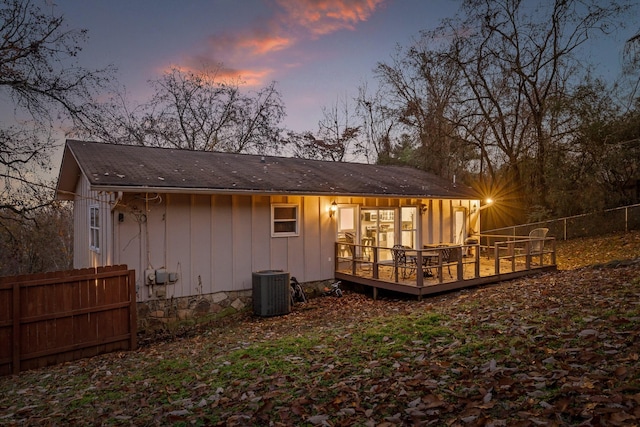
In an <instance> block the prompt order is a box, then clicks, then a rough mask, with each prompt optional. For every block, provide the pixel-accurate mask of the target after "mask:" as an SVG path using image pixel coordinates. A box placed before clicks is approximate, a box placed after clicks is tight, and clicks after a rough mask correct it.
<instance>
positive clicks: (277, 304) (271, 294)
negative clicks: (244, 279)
mask: <svg viewBox="0 0 640 427" xmlns="http://www.w3.org/2000/svg"><path fill="white" fill-rule="evenodd" d="M252 285H253V295H252V298H253V312H254V314H256V315H258V316H280V315H283V314H289V313H290V312H291V291H290V289H289V273H286V272H283V271H282V270H264V271H257V272H254V273H253V275H252Z"/></svg>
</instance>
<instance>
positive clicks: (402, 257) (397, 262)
mask: <svg viewBox="0 0 640 427" xmlns="http://www.w3.org/2000/svg"><path fill="white" fill-rule="evenodd" d="M407 250H412V248H410V247H409V246H403V245H393V248H391V256H392V257H393V270H391V277H393V275H394V273H395V272H396V269H398V270H402V278H403V279H406V278H407V277H409V276H411V274H413V272H414V271H415V269H416V263H415V259H410V260H407ZM407 271H408V272H407Z"/></svg>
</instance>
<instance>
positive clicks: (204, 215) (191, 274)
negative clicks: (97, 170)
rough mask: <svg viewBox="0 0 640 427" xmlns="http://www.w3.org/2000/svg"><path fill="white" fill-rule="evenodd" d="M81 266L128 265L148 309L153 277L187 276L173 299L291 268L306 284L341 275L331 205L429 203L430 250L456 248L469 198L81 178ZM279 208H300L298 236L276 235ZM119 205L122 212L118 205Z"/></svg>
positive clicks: (423, 233)
mask: <svg viewBox="0 0 640 427" xmlns="http://www.w3.org/2000/svg"><path fill="white" fill-rule="evenodd" d="M76 194H77V197H76V199H75V204H74V209H75V211H76V215H75V221H76V224H75V225H74V229H75V235H74V238H75V249H76V250H75V251H74V266H75V267H76V268H82V267H88V266H104V265H114V264H126V265H128V266H129V268H133V269H135V270H136V281H137V283H136V285H137V286H136V288H137V291H138V301H146V300H148V299H150V298H152V297H153V290H152V287H150V286H148V285H147V284H146V281H145V271H146V270H158V269H164V270H166V271H167V272H172V273H177V275H178V280H177V281H176V282H175V283H173V284H169V285H166V297H167V298H170V297H176V298H178V297H186V296H192V295H200V294H203V295H206V294H212V293H217V292H223V291H238V290H250V289H251V287H252V273H253V272H256V271H262V270H282V271H286V272H289V273H290V274H291V275H293V276H296V277H297V278H298V280H300V281H301V282H310V281H320V280H330V279H332V278H333V277H334V266H335V264H334V259H333V256H334V245H335V241H336V237H337V236H336V219H335V218H330V217H329V214H328V211H329V207H330V205H331V203H333V202H334V201H336V200H337V203H338V204H340V203H350V204H355V205H357V206H365V205H366V206H388V207H398V206H406V205H408V204H410V203H411V204H414V205H415V206H419V205H420V204H425V205H426V206H427V210H426V212H425V214H424V215H421V220H420V221H421V223H420V225H419V234H420V239H419V241H421V243H422V244H428V243H438V242H454V241H455V240H454V236H453V234H454V228H455V227H454V224H453V216H454V212H455V210H456V209H467V210H468V209H469V208H470V204H471V203H472V202H471V201H469V200H464V201H462V200H400V199H385V198H379V199H365V198H335V197H321V196H269V195H205V194H198V195H195V194H178V193H167V194H165V193H160V194H157V193H152V194H145V193H135V194H127V193H125V194H124V195H121V197H120V198H118V197H117V196H116V195H115V194H113V193H99V192H95V191H90V190H89V186H88V181H86V180H85V179H80V180H79V181H78V186H77V189H76ZM96 204H97V205H99V206H100V250H98V251H96V250H92V249H90V248H89V239H90V237H89V234H90V227H89V220H90V219H89V210H90V206H91V205H96ZM273 204H292V205H296V206H298V227H299V233H298V235H297V236H289V237H273V236H272V235H271V221H272V218H271V207H272V205H273ZM114 206H115V207H114Z"/></svg>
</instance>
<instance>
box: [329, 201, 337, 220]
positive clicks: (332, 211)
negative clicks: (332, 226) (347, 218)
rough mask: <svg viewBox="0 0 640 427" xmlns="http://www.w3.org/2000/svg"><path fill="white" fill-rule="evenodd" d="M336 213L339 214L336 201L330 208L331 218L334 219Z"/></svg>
mask: <svg viewBox="0 0 640 427" xmlns="http://www.w3.org/2000/svg"><path fill="white" fill-rule="evenodd" d="M336 212H338V204H337V203H336V202H335V201H334V202H333V203H331V206H330V207H329V218H333V216H334V215H335V214H336Z"/></svg>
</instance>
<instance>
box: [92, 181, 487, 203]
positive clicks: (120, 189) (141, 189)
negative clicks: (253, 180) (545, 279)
mask: <svg viewBox="0 0 640 427" xmlns="http://www.w3.org/2000/svg"><path fill="white" fill-rule="evenodd" d="M90 189H91V190H93V191H108V192H112V193H118V197H119V198H120V197H121V195H122V194H123V193H124V192H127V193H165V194H204V195H208V194H209V195H264V196H326V197H331V196H333V197H386V198H416V199H451V200H458V199H468V200H476V199H477V196H464V195H454V196H452V195H436V194H393V193H338V192H309V191H300V192H297V191H291V192H288V191H276V190H271V191H264V190H231V189H213V188H191V187H148V186H130V187H129V186H113V185H93V184H90Z"/></svg>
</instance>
